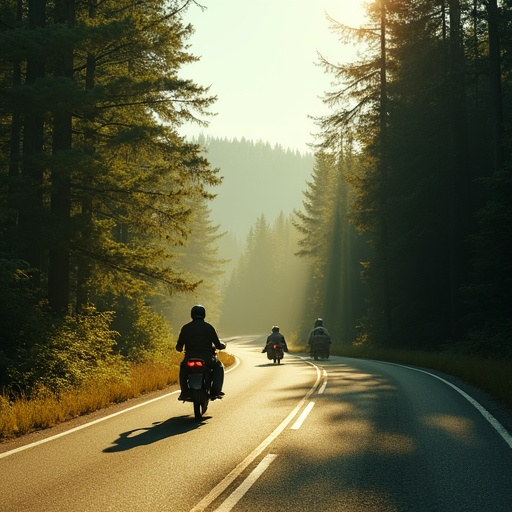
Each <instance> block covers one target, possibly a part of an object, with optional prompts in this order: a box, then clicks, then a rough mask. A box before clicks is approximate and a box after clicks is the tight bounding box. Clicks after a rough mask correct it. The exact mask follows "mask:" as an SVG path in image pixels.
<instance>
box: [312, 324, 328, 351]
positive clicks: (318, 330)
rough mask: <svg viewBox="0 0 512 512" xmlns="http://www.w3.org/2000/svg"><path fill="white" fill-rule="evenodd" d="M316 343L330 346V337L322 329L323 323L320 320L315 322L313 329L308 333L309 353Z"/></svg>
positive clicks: (325, 330)
mask: <svg viewBox="0 0 512 512" xmlns="http://www.w3.org/2000/svg"><path fill="white" fill-rule="evenodd" d="M318 343H325V344H327V345H330V344H331V335H330V334H329V331H328V330H327V329H326V328H325V327H324V321H323V320H322V319H321V318H317V319H316V320H315V327H314V328H313V329H312V330H311V332H310V333H309V339H308V345H309V348H310V351H311V350H312V349H313V346H314V345H315V344H318Z"/></svg>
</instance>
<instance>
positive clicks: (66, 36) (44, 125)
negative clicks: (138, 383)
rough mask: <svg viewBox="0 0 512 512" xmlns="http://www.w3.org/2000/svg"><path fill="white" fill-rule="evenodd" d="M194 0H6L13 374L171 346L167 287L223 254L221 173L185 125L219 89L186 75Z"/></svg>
mask: <svg viewBox="0 0 512 512" xmlns="http://www.w3.org/2000/svg"><path fill="white" fill-rule="evenodd" d="M192 4H195V2H193V1H190V0H171V1H167V2H160V1H156V0H144V1H142V2H133V1H131V0H104V1H100V2H99V1H96V0H80V1H79V0H37V1H32V0H29V1H27V0H3V1H2V2H1V5H0V47H1V48H2V52H1V54H0V88H1V91H0V180H1V181H0V201H1V202H0V286H1V294H0V385H4V386H8V387H9V386H10V389H15V390H22V391H27V390H28V391H29V390H30V389H33V387H34V386H36V387H38V386H41V385H42V386H45V387H47V388H51V389H56V390H58V389H59V388H61V387H66V386H70V385H71V386H74V385H80V384H81V383H82V382H83V381H85V380H90V379H91V378H93V379H95V380H96V382H98V383H99V382H100V381H101V379H108V378H111V377H112V376H119V375H122V374H123V372H125V370H126V368H127V364H128V363H129V362H131V361H135V362H137V361H141V360H144V359H146V358H158V357H159V355H160V356H161V357H164V355H163V354H164V352H165V351H166V350H167V349H168V346H169V344H170V343H171V338H172V333H171V330H170V327H169V323H168V322H166V321H165V320H164V319H163V316H162V312H165V311H166V308H168V300H169V297H172V296H173V295H174V294H176V293H179V292H184V291H192V290H194V289H195V288H196V287H197V286H198V285H199V283H201V284H202V285H203V286H207V285H208V280H209V277H210V276H211V271H210V270H209V268H210V267H216V268H219V265H221V262H220V261H218V258H217V256H216V253H215V250H214V249H212V250H209V247H210V246H211V247H213V246H215V240H216V238H217V236H219V235H218V233H217V230H216V228H215V227H213V226H212V225H211V221H210V218H209V209H208V201H209V200H210V199H211V197H212V195H211V190H212V187H215V185H218V184H219V183H220V178H219V177H218V175H217V171H216V170H215V169H212V168H211V166H210V164H209V163H208V161H207V160H206V159H205V158H204V156H202V155H201V150H200V147H199V146H198V145H196V144H191V143H188V142H186V140H185V139H184V138H183V137H182V136H180V135H179V132H178V128H179V127H180V126H181V125H182V124H183V123H185V122H191V121H194V120H195V119H196V118H197V117H201V118H204V116H205V115H208V107H209V106H210V105H211V104H212V102H213V101H214V98H212V97H211V96H210V95H209V94H208V90H207V89H205V88H203V87H201V86H198V85H196V84H194V83H193V82H192V81H190V80H187V79H185V78H182V77H181V76H180V69H181V68H182V66H183V65H185V64H187V63H189V62H191V61H192V60H194V59H195V57H194V56H192V55H191V54H190V53H189V52H188V50H187V44H188V43H187V39H188V37H189V35H190V34H191V31H192V27H191V26H189V25H186V24H184V23H183V21H182V15H183V13H184V12H185V10H186V9H187V8H188V7H190V5H192ZM192 230H194V236H193V237H191V236H190V234H191V232H192ZM197 244H199V245H200V247H201V248H200V250H198V249H197V247H196V245H197ZM187 247H189V248H190V251H191V254H193V258H194V265H191V264H190V263H185V262H184V260H186V258H185V256H186V253H187V249H186V248H187ZM192 267H193V268H192ZM13 386H14V387H13Z"/></svg>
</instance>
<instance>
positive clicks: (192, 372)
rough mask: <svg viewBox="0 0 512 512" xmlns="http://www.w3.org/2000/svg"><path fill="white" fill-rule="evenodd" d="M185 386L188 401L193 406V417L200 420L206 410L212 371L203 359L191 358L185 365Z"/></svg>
mask: <svg viewBox="0 0 512 512" xmlns="http://www.w3.org/2000/svg"><path fill="white" fill-rule="evenodd" d="M186 366H187V384H188V387H189V390H190V399H189V400H188V401H190V402H192V403H193V404H194V417H195V419H196V420H200V419H201V417H202V416H203V414H204V413H205V412H206V409H208V404H209V402H210V390H211V386H212V370H211V369H210V368H209V367H208V365H207V364H206V363H205V361H204V359H199V358H191V359H189V360H188V361H187V363H186Z"/></svg>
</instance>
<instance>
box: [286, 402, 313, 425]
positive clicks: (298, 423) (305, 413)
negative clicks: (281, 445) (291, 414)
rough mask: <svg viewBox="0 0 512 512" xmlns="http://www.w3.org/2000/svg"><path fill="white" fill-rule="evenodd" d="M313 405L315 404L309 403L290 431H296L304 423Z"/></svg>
mask: <svg viewBox="0 0 512 512" xmlns="http://www.w3.org/2000/svg"><path fill="white" fill-rule="evenodd" d="M314 405H315V402H309V404H308V405H307V407H306V408H305V409H304V410H303V411H302V414H301V415H300V416H299V417H298V418H297V421H296V422H295V423H294V424H293V425H292V427H291V429H292V430H298V429H299V428H300V427H301V425H302V424H303V423H304V420H305V419H306V417H307V415H308V414H309V413H310V412H311V409H313V406H314Z"/></svg>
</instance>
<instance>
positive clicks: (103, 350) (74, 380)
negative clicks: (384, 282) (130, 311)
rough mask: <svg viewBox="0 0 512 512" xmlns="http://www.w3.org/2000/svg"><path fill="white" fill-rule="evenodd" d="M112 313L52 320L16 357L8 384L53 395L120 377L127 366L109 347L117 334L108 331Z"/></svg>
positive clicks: (112, 345) (112, 344)
mask: <svg viewBox="0 0 512 512" xmlns="http://www.w3.org/2000/svg"><path fill="white" fill-rule="evenodd" d="M111 322H112V313H106V312H104V313H98V312H96V311H95V310H94V309H92V308H91V309H90V310H89V311H87V312H84V314H81V315H76V316H66V317H65V318H63V319H54V320H53V322H52V323H51V324H49V325H48V326H47V330H46V332H44V333H43V332H41V333H39V334H40V335H41V338H40V339H38V340H37V341H36V342H34V343H33V344H32V345H31V346H27V347H23V348H21V349H20V353H19V354H18V356H19V360H20V363H19V364H18V365H17V366H16V367H13V368H10V377H11V381H12V382H13V383H14V384H16V386H17V387H19V388H21V389H24V390H28V391H29V392H30V390H36V391H37V389H41V388H42V389H49V390H51V391H53V392H54V393H58V392H61V391H63V390H65V389H69V388H72V387H77V386H81V385H83V384H84V383H86V382H91V381H95V382H97V383H100V382H103V381H107V380H108V379H111V378H120V377H122V376H123V374H125V373H126V370H127V367H126V365H125V364H124V363H123V361H122V359H121V358H120V357H118V356H116V355H115V354H114V352H113V348H114V346H115V344H116V337H117V336H118V333H116V332H115V331H112V330H111V329H110V323H111Z"/></svg>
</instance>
